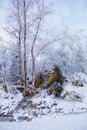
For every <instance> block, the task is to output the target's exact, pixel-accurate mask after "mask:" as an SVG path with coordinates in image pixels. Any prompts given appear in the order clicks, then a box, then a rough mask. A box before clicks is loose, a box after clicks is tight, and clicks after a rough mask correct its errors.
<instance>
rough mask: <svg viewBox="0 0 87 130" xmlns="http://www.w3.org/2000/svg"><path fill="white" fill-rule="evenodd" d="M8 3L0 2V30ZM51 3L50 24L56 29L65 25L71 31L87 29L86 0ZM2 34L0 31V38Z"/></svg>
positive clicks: (5, 0)
mask: <svg viewBox="0 0 87 130" xmlns="http://www.w3.org/2000/svg"><path fill="white" fill-rule="evenodd" d="M9 1H10V0H0V30H1V28H3V26H4V24H5V23H6V17H7V13H8V11H7V10H8V8H9ZM52 2H53V4H54V15H55V16H53V21H52V22H53V23H55V25H56V26H57V27H58V28H61V27H62V25H65V26H67V27H69V28H71V29H72V30H78V29H87V0H52ZM50 24H51V23H50ZM3 34H4V32H3V31H2V30H1V33H0V37H1V36H3ZM4 35H5V34H4Z"/></svg>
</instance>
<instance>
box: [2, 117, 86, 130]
mask: <svg viewBox="0 0 87 130" xmlns="http://www.w3.org/2000/svg"><path fill="white" fill-rule="evenodd" d="M0 130H87V114H73V115H72V114H68V115H57V116H55V115H51V116H43V117H41V118H37V119H34V120H32V121H31V122H0Z"/></svg>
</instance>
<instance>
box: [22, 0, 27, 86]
mask: <svg viewBox="0 0 87 130" xmlns="http://www.w3.org/2000/svg"><path fill="white" fill-rule="evenodd" d="M23 8H24V85H25V87H26V86H27V62H26V60H27V59H26V55H27V54H26V31H27V30H26V1H25V0H24V1H23Z"/></svg>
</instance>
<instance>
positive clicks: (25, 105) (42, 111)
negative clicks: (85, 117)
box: [0, 82, 87, 121]
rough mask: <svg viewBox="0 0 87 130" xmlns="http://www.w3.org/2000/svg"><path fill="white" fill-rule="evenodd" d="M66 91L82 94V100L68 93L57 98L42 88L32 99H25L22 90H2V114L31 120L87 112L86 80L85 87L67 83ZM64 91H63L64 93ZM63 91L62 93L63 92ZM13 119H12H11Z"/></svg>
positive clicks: (0, 110)
mask: <svg viewBox="0 0 87 130" xmlns="http://www.w3.org/2000/svg"><path fill="white" fill-rule="evenodd" d="M63 87H64V92H66V91H68V92H71V93H72V92H73V91H74V92H75V93H77V94H79V95H80V97H81V101H79V100H76V99H74V98H73V97H72V98H70V97H69V96H68V95H67V96H66V97H65V98H64V99H61V98H55V97H54V96H53V95H51V96H49V95H48V94H47V93H46V91H45V90H44V91H43V90H42V91H41V92H40V94H37V95H36V96H35V97H33V98H31V99H24V98H23V97H22V94H21V93H20V92H18V93H16V94H9V93H8V94H6V93H5V92H4V91H3V90H0V116H4V115H7V116H9V115H12V116H13V121H20V120H27V121H31V120H32V119H34V118H36V117H38V118H39V117H42V116H47V115H55V116H57V115H67V114H76V113H86V112H87V85H86V83H85V82H84V86H83V87H79V86H77V87H76V86H72V84H71V83H67V84H66V85H64V86H63ZM64 92H63V93H64ZM63 93H62V94H63ZM11 121H12V120H11Z"/></svg>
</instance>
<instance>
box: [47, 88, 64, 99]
mask: <svg viewBox="0 0 87 130" xmlns="http://www.w3.org/2000/svg"><path fill="white" fill-rule="evenodd" d="M61 91H62V89H60V88H58V87H56V86H51V87H50V88H49V90H48V94H49V95H51V94H54V95H55V96H57V97H59V96H60V93H61Z"/></svg>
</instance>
